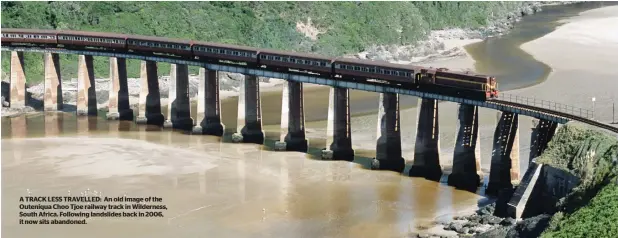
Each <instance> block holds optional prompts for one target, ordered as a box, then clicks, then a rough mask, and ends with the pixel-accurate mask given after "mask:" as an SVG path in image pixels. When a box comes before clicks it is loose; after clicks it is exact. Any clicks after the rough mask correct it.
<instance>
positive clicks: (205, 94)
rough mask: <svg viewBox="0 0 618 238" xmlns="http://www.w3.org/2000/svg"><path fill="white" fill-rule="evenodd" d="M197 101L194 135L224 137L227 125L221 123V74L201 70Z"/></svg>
mask: <svg viewBox="0 0 618 238" xmlns="http://www.w3.org/2000/svg"><path fill="white" fill-rule="evenodd" d="M199 77H200V83H199V88H198V95H197V97H198V99H197V123H199V124H198V125H196V126H194V127H193V134H204V135H213V136H223V132H224V131H225V125H223V123H222V122H221V101H220V99H219V72H217V71H214V70H207V69H205V68H200V76H199Z"/></svg>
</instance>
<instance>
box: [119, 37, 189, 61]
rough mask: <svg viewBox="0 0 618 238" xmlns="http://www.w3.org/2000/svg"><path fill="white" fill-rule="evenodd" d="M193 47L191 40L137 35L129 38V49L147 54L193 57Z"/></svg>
mask: <svg viewBox="0 0 618 238" xmlns="http://www.w3.org/2000/svg"><path fill="white" fill-rule="evenodd" d="M191 45H192V42H191V41H189V40H180V39H171V38H164V37H154V36H135V35H132V36H128V37H127V49H129V50H134V51H141V52H147V53H169V54H176V55H183V56H192V55H193V53H192V51H191Z"/></svg>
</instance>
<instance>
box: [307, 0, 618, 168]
mask: <svg viewBox="0 0 618 238" xmlns="http://www.w3.org/2000/svg"><path fill="white" fill-rule="evenodd" d="M564 22H565V24H564V25H561V26H560V27H558V28H557V29H556V30H555V31H554V32H552V33H550V34H548V35H546V36H544V37H541V38H539V39H537V40H534V41H531V42H528V43H526V44H523V45H522V46H521V48H522V49H523V50H525V51H526V52H527V53H529V54H531V55H533V56H534V58H535V59H537V60H539V61H541V62H543V63H545V64H547V65H549V66H550V67H551V68H552V73H551V74H550V75H549V77H548V78H547V79H546V80H545V81H544V82H542V83H540V84H538V85H535V86H533V87H529V88H524V89H519V90H512V91H507V92H506V93H509V94H517V95H521V96H527V97H536V98H539V99H543V100H550V101H554V102H558V103H563V104H567V105H571V106H576V107H583V108H590V109H591V108H592V101H591V99H592V97H595V98H596V101H595V118H596V119H597V120H600V121H603V122H611V120H612V102H615V101H616V100H618V93H616V92H618V83H616V79H617V78H618V67H616V62H617V61H616V60H615V56H614V54H615V53H614V52H618V7H616V6H612V7H604V8H599V9H594V10H590V11H586V12H582V13H581V14H580V15H579V16H577V17H573V18H569V19H566V20H565V21H564ZM474 42H475V41H473V40H471V41H470V40H450V41H449V43H450V44H451V45H452V46H454V47H462V46H464V45H466V44H471V43H474ZM567 56H568V57H567ZM474 63H475V62H474V60H473V59H472V58H471V57H470V56H469V55H466V56H461V57H455V58H447V59H439V60H435V61H431V62H421V63H420V64H421V65H424V66H433V67H447V68H451V69H467V68H474ZM417 64H418V63H417ZM498 80H499V79H498ZM402 97H408V96H402ZM457 107H458V105H457V104H455V103H450V102H446V103H441V104H440V106H439V113H440V118H439V121H440V140H441V144H440V146H441V155H440V156H441V158H440V160H441V164H442V165H443V167H445V169H446V170H448V169H449V167H450V166H451V165H452V159H453V156H452V153H453V149H454V143H455V140H454V139H455V136H456V129H457ZM479 112H480V116H479V120H480V128H479V134H480V136H481V145H480V147H481V160H482V162H481V165H482V167H483V171H485V172H487V171H488V170H489V165H490V160H491V157H490V155H491V150H492V146H491V145H492V144H491V143H492V140H493V132H494V130H495V126H496V122H497V120H496V116H497V111H494V110H489V109H480V111H479ZM417 113H418V112H417V110H416V109H415V108H411V109H405V110H401V120H402V122H401V125H402V140H403V141H402V143H403V145H402V148H403V156H404V158H405V159H406V160H407V161H408V163H411V162H412V160H413V158H414V141H415V137H416V128H415V127H416V120H417ZM376 123H377V115H375V114H371V115H366V116H361V117H355V118H353V119H352V130H353V138H352V140H353V145H354V148H355V149H366V150H373V149H375V139H376V132H375V127H376ZM324 125H325V122H315V123H308V126H307V127H308V129H310V131H314V132H315V133H310V136H311V137H316V138H317V137H322V136H323V133H325V132H324V130H325V129H324V128H325V126H324ZM532 127H533V121H532V118H530V117H525V116H521V117H520V122H519V128H520V131H519V133H520V136H519V138H520V140H519V143H520V147H519V148H520V168H521V172H520V176H523V173H524V172H525V169H526V168H527V165H528V160H529V146H530V134H531V130H530V129H531V128H532Z"/></svg>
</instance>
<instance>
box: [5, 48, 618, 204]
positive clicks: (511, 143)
mask: <svg viewBox="0 0 618 238" xmlns="http://www.w3.org/2000/svg"><path fill="white" fill-rule="evenodd" d="M2 50H3V51H10V52H11V59H10V60H11V74H10V87H11V90H10V96H9V100H10V106H11V107H22V106H24V105H25V102H26V88H25V83H26V75H25V73H24V61H23V52H39V53H42V54H43V56H44V57H43V59H44V66H45V95H44V108H45V110H46V111H54V110H59V109H61V108H62V86H61V85H62V83H61V75H60V61H59V56H58V55H59V54H76V55H79V64H78V65H79V68H78V100H77V114H78V115H96V114H97V103H96V92H95V75H94V70H93V60H94V57H93V56H99V57H109V58H110V61H109V62H110V77H111V81H112V88H111V90H110V92H109V105H108V107H109V111H108V112H107V118H108V119H110V120H135V121H136V123H140V124H155V125H161V126H163V127H174V128H180V129H185V130H189V131H192V132H193V134H206V135H215V136H222V135H223V133H224V128H225V126H224V125H223V123H222V122H221V109H220V98H219V72H222V71H224V72H233V73H241V74H244V75H245V78H244V82H243V83H242V84H241V87H240V94H239V100H238V121H237V129H236V133H234V134H233V135H232V139H233V141H234V142H239V143H240V142H245V143H258V144H262V143H263V141H264V131H263V129H262V120H261V117H262V116H261V100H260V89H259V80H258V77H269V78H279V79H285V80H287V83H285V84H284V85H283V94H282V110H281V111H282V113H281V134H280V140H279V141H278V142H276V144H275V149H276V150H289V151H301V152H306V151H307V147H308V143H307V139H306V137H305V119H304V110H303V84H304V83H312V84H320V85H328V86H330V87H331V89H330V96H329V99H328V100H329V110H328V123H327V135H326V136H327V143H326V145H325V149H324V150H323V151H322V158H323V159H342V160H350V159H352V158H353V156H354V149H353V148H352V133H351V125H350V103H353V102H350V98H349V90H350V89H356V90H364V91H371V92H376V93H380V99H379V100H380V102H379V113H378V117H379V118H378V128H377V132H376V133H377V135H378V136H377V145H376V158H375V159H374V160H373V163H372V169H381V170H392V171H397V172H403V169H404V159H403V158H402V153H401V134H400V133H401V131H400V116H399V95H410V96H416V97H419V98H421V100H419V105H418V111H419V113H418V120H417V124H418V125H417V128H418V129H417V135H416V143H415V149H414V160H413V165H412V168H411V169H410V172H409V175H410V176H416V177H424V178H427V179H430V180H436V181H438V180H439V179H440V177H441V175H442V168H441V166H440V163H439V160H440V155H439V151H440V143H439V141H440V138H439V136H438V135H439V130H440V129H439V124H438V116H439V114H438V105H439V104H438V102H439V101H451V102H456V103H459V105H460V106H459V113H458V119H459V127H458V134H457V142H456V146H455V147H456V148H455V151H454V160H453V168H452V173H451V174H450V175H449V179H448V181H449V182H448V183H449V184H450V185H453V186H456V187H461V188H470V187H474V188H476V187H478V186H479V185H480V178H481V169H480V150H479V146H478V145H479V139H480V137H479V136H478V115H479V114H478V108H479V107H485V108H491V109H495V110H498V111H499V112H500V119H499V121H498V124H497V125H496V129H495V133H494V139H493V145H492V146H493V150H492V158H491V168H490V176H489V183H488V186H487V188H486V193H487V194H493V195H496V194H497V193H498V191H499V190H501V189H503V188H512V181H513V180H517V179H518V178H519V165H518V164H519V153H518V147H519V128H518V124H519V123H518V117H519V115H524V116H530V117H534V118H537V119H539V123H538V125H537V126H536V128H535V129H533V132H532V133H533V135H532V143H531V153H530V160H532V159H533V158H535V157H536V156H538V155H540V154H541V153H542V152H543V150H544V149H545V148H546V146H547V143H548V142H549V141H550V140H551V138H552V136H553V134H554V133H555V131H556V128H557V127H558V126H559V125H560V124H564V123H566V122H568V121H570V120H576V121H581V122H584V123H587V124H590V125H593V126H597V127H600V128H604V129H607V130H611V131H613V132H618V128H615V127H612V126H610V125H607V124H604V123H601V122H598V121H595V120H592V119H591V118H592V117H593V115H592V112H591V111H589V110H586V109H581V108H574V107H571V106H568V105H562V104H558V103H553V102H547V101H539V100H534V99H531V98H525V97H519V96H516V95H507V94H501V96H500V98H499V99H493V100H472V99H466V98H460V97H453V96H446V95H442V94H440V93H428V92H422V91H417V90H414V89H411V88H406V87H402V86H397V85H394V84H379V83H373V82H369V81H365V82H353V81H344V80H338V79H336V78H333V77H324V76H320V75H312V74H303V73H298V72H292V71H290V72H281V71H273V70H270V69H264V68H260V67H251V66H248V65H232V64H220V63H213V62H205V61H203V60H199V59H187V58H178V57H172V56H166V55H156V54H140V53H133V52H122V51H113V50H92V49H87V48H83V49H70V48H65V49H63V48H52V47H42V46H40V45H39V46H37V45H31V46H28V45H23V46H14V45H3V46H2ZM126 59H137V60H141V89H140V96H139V108H138V110H137V112H134V111H133V110H132V109H131V108H130V106H129V99H128V98H129V95H128V88H127V87H128V86H127V71H126ZM156 62H166V63H170V64H171V65H172V67H171V72H170V75H171V81H170V88H169V90H170V91H169V100H168V104H169V105H168V110H167V111H165V112H163V111H162V110H161V101H160V95H159V85H158V74H159V72H158V70H157V64H156ZM189 65H192V66H198V67H200V86H199V91H198V107H197V110H198V111H197V118H191V113H190V110H191V107H190V99H189V94H188V81H189V73H188V66H189Z"/></svg>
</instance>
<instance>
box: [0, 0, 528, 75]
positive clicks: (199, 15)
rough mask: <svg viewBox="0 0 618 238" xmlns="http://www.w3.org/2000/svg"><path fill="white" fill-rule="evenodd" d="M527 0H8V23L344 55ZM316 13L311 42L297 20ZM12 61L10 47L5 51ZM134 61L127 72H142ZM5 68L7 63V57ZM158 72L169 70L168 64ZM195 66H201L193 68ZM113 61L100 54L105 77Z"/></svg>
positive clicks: (65, 64)
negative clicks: (316, 31)
mask: <svg viewBox="0 0 618 238" xmlns="http://www.w3.org/2000/svg"><path fill="white" fill-rule="evenodd" d="M524 4H526V3H522V2H5V1H3V2H2V27H22V28H46V29H74V30H91V31H103V32H121V33H129V34H141V35H154V36H166V37H173V38H186V39H196V40H205V41H214V42H225V43H232V44H239V45H249V46H256V47H266V48H276V49H285V50H295V51H303V52H317V53H321V54H326V55H342V54H345V53H353V52H360V51H362V50H363V49H364V48H365V47H367V46H369V45H372V44H410V43H414V42H416V41H417V40H419V39H422V38H423V37H424V36H426V34H427V33H428V32H429V31H430V30H432V29H441V28H445V27H480V26H484V25H487V24H488V22H489V21H490V20H492V19H498V18H499V19H503V18H504V17H505V16H506V14H507V13H509V12H511V11H513V10H514V9H517V7H519V6H521V5H524ZM307 18H311V19H312V23H313V24H314V25H315V26H316V27H317V28H318V29H320V30H321V31H323V32H325V33H323V34H321V35H320V37H319V39H317V40H315V41H314V40H311V39H309V38H307V37H305V36H304V35H302V34H301V33H299V32H297V31H296V29H295V27H296V22H298V21H303V22H304V21H306V19H307ZM2 56H3V58H5V59H8V56H9V54H8V53H7V52H3V53H2ZM41 57H42V56H41V55H40V54H26V56H25V63H26V65H27V71H26V74H27V77H28V80H29V81H31V82H32V81H34V82H36V81H40V80H41V79H42V76H43V74H42V71H43V63H42V60H41ZM61 60H62V61H61V65H62V75H63V77H64V78H65V79H66V78H67V77H75V75H76V72H77V70H76V68H77V58H76V56H72V55H69V56H65V57H61ZM138 63H139V62H136V61H130V62H129V68H128V71H129V77H137V76H138V73H139V72H138V71H139V67H138ZM2 70H3V74H4V75H6V74H8V72H9V61H8V60H3V61H2ZM159 70H160V72H168V70H169V65H165V64H162V65H161V66H160V69H159ZM193 70H195V69H193ZM108 71H109V66H108V65H107V59H104V58H101V59H99V58H97V60H95V74H96V75H97V77H107V75H108Z"/></svg>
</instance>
